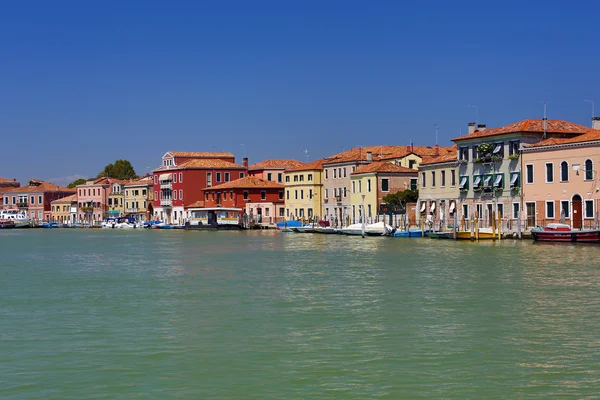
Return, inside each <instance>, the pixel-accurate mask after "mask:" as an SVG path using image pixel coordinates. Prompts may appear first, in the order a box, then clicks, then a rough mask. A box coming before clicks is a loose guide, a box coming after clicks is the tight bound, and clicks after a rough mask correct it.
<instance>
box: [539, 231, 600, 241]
mask: <svg viewBox="0 0 600 400" xmlns="http://www.w3.org/2000/svg"><path fill="white" fill-rule="evenodd" d="M531 235H532V236H533V240H534V241H536V242H556V243H565V242H579V243H600V230H589V231H545V230H532V231H531Z"/></svg>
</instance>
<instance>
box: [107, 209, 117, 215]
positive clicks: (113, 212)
mask: <svg viewBox="0 0 600 400" xmlns="http://www.w3.org/2000/svg"><path fill="white" fill-rule="evenodd" d="M108 215H119V210H108Z"/></svg>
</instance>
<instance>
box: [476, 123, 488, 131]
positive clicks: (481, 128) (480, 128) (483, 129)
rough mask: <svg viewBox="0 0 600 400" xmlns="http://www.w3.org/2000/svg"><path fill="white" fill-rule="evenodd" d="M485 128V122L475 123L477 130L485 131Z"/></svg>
mask: <svg viewBox="0 0 600 400" xmlns="http://www.w3.org/2000/svg"><path fill="white" fill-rule="evenodd" d="M485 128H487V125H486V124H479V125H477V130H478V131H485Z"/></svg>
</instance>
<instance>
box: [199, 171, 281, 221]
mask: <svg viewBox="0 0 600 400" xmlns="http://www.w3.org/2000/svg"><path fill="white" fill-rule="evenodd" d="M203 191H204V207H236V208H241V209H243V210H244V212H245V213H246V214H247V215H248V216H249V218H250V221H254V222H256V223H263V224H264V223H276V222H279V221H283V220H284V217H285V200H284V197H283V191H284V185H283V184H281V183H277V182H272V181H267V180H264V179H260V178H257V177H254V176H246V177H244V178H241V179H237V180H235V181H231V182H226V183H222V184H220V185H216V186H209V187H206V188H204V189H203ZM195 206H201V204H196V205H195Z"/></svg>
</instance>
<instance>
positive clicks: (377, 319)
mask: <svg viewBox="0 0 600 400" xmlns="http://www.w3.org/2000/svg"><path fill="white" fill-rule="evenodd" d="M0 250H1V253H0V274H1V275H0V276H1V279H0V397H1V398H5V399H15V400H21V399H45V400H46V399H170V398H174V399H175V398H176V399H367V398H384V399H402V398H455V399H459V398H460V399H462V398H503V399H507V398H540V397H541V398H563V397H572V398H588V397H589V398H592V397H595V396H598V395H599V394H600V318H599V316H600V295H599V293H600V287H599V284H600V268H599V264H600V261H598V260H600V247H597V246H586V245H571V244H566V245H548V244H546V245H544V244H534V243H531V242H529V241H512V240H510V241H504V242H502V243H500V244H494V243H479V244H476V243H466V242H464V243H463V242H454V241H443V240H439V241H435V240H432V239H401V238H395V239H391V238H372V237H371V238H366V239H361V238H360V237H344V236H328V235H310V234H293V233H290V234H284V233H277V232H274V231H270V232H265V231H253V232H184V231H120V230H119V231H113V230H110V231H108V230H91V229H87V230H75V229H71V230H68V229H65V230H61V229H55V230H42V229H39V230H38V229H36V230H33V229H32V230H22V231H19V230H13V231H0Z"/></svg>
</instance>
